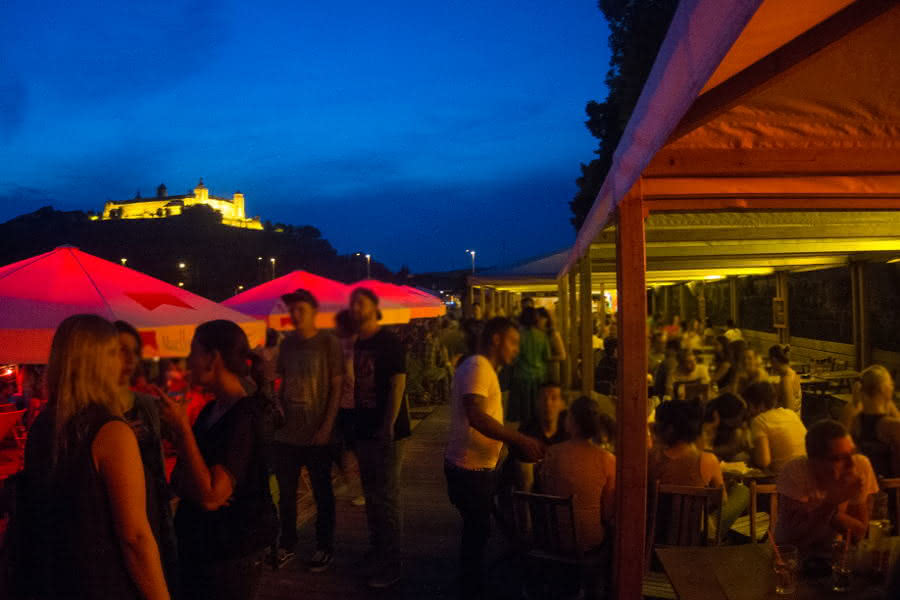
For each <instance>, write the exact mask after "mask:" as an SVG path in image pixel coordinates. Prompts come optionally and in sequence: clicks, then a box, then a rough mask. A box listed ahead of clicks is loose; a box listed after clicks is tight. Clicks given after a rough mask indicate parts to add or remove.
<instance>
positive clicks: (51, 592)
mask: <svg viewBox="0 0 900 600" xmlns="http://www.w3.org/2000/svg"><path fill="white" fill-rule="evenodd" d="M121 374H122V360H121V348H120V344H119V337H118V334H117V331H116V329H115V327H113V326H112V324H111V323H110V322H109V321H106V320H105V319H103V318H101V317H98V316H96V315H75V316H72V317H69V318H67V319H65V320H64V321H63V322H62V323H61V324H60V325H59V327H58V328H57V330H56V333H55V334H54V336H53V343H52V345H51V347H50V359H49V364H48V366H47V387H48V393H49V397H48V403H47V408H46V409H45V410H44V411H43V412H42V413H41V414H40V415H39V416H38V417H37V419H36V420H35V422H34V425H32V427H31V430H30V432H29V436H28V444H27V445H26V447H25V470H24V473H23V476H22V502H21V512H20V516H21V520H20V521H19V522H18V523H14V524H15V527H16V529H15V536H16V540H17V541H16V546H17V548H18V549H19V550H20V551H19V552H17V554H16V559H17V565H16V569H15V571H14V577H15V579H16V582H17V585H18V587H19V591H20V592H21V593H22V595H23V597H25V598H40V599H48V600H49V599H53V598H81V599H89V598H90V599H97V600H99V599H101V598H104V599H105V598H123V599H124V598H134V599H137V598H154V599H164V598H169V592H168V590H167V587H166V581H165V578H164V576H163V569H162V565H161V563H160V557H159V550H158V547H157V544H156V532H154V531H153V529H152V527H151V523H150V521H149V520H148V518H147V507H146V490H147V488H148V487H150V485H151V483H150V482H149V481H148V477H147V473H146V472H145V470H144V467H143V465H142V463H141V454H140V451H139V449H138V443H137V440H136V439H135V435H134V432H133V431H132V429H131V428H130V427H129V426H128V425H127V424H126V423H125V421H124V419H123V418H122V408H121V402H120V389H119V380H120V377H121ZM17 516H18V515H17Z"/></svg>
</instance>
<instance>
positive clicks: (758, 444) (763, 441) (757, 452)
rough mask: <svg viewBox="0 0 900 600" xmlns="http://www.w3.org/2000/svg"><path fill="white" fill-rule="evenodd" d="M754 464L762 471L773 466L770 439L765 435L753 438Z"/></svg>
mask: <svg viewBox="0 0 900 600" xmlns="http://www.w3.org/2000/svg"><path fill="white" fill-rule="evenodd" d="M753 464H754V465H756V466H757V467H759V468H760V469H765V468H767V467H768V466H769V465H770V464H772V452H771V450H770V448H769V438H768V437H766V436H764V435H762V436H759V437H756V438H753Z"/></svg>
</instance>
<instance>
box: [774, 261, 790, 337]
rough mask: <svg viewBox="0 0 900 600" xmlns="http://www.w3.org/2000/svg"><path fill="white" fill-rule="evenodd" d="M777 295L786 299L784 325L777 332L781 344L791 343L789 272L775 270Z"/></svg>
mask: <svg viewBox="0 0 900 600" xmlns="http://www.w3.org/2000/svg"><path fill="white" fill-rule="evenodd" d="M775 296H776V297H778V298H781V299H782V300H784V327H778V328H776V330H775V333H776V334H777V335H778V343H779V344H790V343H791V317H790V310H789V308H790V302H791V301H790V298H788V272H787V271H776V272H775Z"/></svg>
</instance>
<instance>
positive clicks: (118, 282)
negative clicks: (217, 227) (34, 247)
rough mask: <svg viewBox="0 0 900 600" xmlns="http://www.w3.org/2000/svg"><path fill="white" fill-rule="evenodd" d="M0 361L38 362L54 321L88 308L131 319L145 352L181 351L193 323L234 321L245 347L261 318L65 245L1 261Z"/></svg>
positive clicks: (253, 340) (260, 334) (259, 333)
mask: <svg viewBox="0 0 900 600" xmlns="http://www.w3.org/2000/svg"><path fill="white" fill-rule="evenodd" d="M0 307H2V308H0V362H9V363H25V364H29V363H30V364H41V363H46V362H47V358H48V356H49V354H50V343H51V341H52V339H53V333H54V331H55V330H56V327H57V326H58V325H59V324H60V323H61V322H62V321H63V319H65V318H66V317H69V316H71V315H75V314H80V313H90V314H96V315H100V316H102V317H104V318H106V319H109V320H112V321H114V320H119V319H121V320H123V321H127V322H128V323H131V324H132V325H133V326H134V327H136V328H137V329H138V331H139V332H140V333H141V338H142V339H143V342H144V356H145V357H178V356H187V354H188V352H189V350H190V343H191V337H192V336H193V334H194V329H195V328H196V326H197V325H199V324H201V323H204V322H206V321H212V320H215V319H227V320H230V321H234V322H235V323H237V324H238V325H240V326H241V328H242V329H243V330H244V331H245V332H246V333H247V336H248V338H249V339H250V345H251V346H255V345H257V344H260V343H262V342H263V340H264V337H265V324H264V323H262V322H261V321H259V320H257V319H254V318H252V317H249V316H247V315H245V314H242V313H239V312H237V311H235V310H232V309H230V308H226V307H224V306H221V305H220V304H217V303H215V302H212V301H211V300H207V299H206V298H202V297H200V296H197V295H196V294H192V293H190V292H188V291H186V290H184V289H182V288H179V287H176V286H174V285H170V284H168V283H166V282H164V281H160V280H158V279H155V278H153V277H150V276H149V275H145V274H143V273H139V272H137V271H134V270H132V269H129V268H127V267H123V266H121V265H118V264H116V263H112V262H109V261H106V260H103V259H101V258H97V257H96V256H92V255H90V254H87V253H85V252H82V251H80V250H78V249H77V248H73V247H70V246H63V247H60V248H57V249H56V250H53V251H52V252H47V253H45V254H40V255H38V256H34V257H32V258H28V259H25V260H22V261H19V262H16V263H12V264H10V265H6V266H5V267H0Z"/></svg>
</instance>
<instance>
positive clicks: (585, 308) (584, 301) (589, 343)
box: [578, 255, 594, 396]
mask: <svg viewBox="0 0 900 600" xmlns="http://www.w3.org/2000/svg"><path fill="white" fill-rule="evenodd" d="M578 271H579V275H580V277H579V284H580V285H579V289H580V291H581V302H580V305H581V393H582V394H584V395H585V396H590V394H591V392H592V391H594V314H593V310H592V304H593V298H592V292H591V257H590V255H588V256H586V257H584V258H582V259H581V264H580V266H579V269H578Z"/></svg>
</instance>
